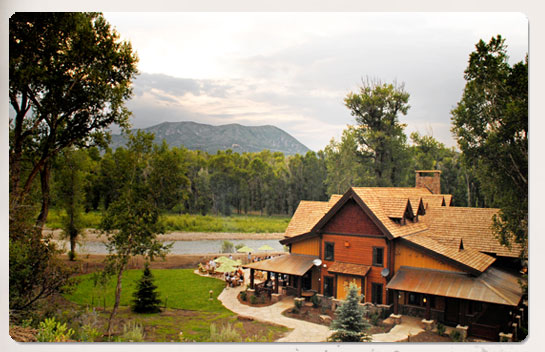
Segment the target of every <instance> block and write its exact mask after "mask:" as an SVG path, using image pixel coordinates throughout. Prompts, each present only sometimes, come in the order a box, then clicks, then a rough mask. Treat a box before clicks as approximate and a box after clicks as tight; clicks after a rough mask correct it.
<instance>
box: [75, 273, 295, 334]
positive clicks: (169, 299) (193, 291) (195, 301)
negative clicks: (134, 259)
mask: <svg viewBox="0 0 545 352" xmlns="http://www.w3.org/2000/svg"><path fill="white" fill-rule="evenodd" d="M151 272H152V274H153V276H154V277H155V285H157V290H158V292H159V294H160V298H161V299H162V300H163V304H162V306H163V307H164V306H165V305H166V307H167V309H164V313H151V314H137V313H134V312H132V311H131V310H130V307H129V306H130V302H131V300H132V294H133V292H134V290H135V288H136V283H137V281H138V279H139V278H140V277H141V275H142V271H141V270H127V271H126V272H125V273H124V275H123V280H122V287H123V290H122V294H121V303H120V305H121V307H120V310H119V312H118V315H117V318H118V319H121V321H126V322H129V321H132V322H136V323H138V324H141V325H142V326H144V327H145V331H146V333H145V340H146V341H153V342H169V341H175V342H178V341H179V337H180V335H179V333H180V332H183V336H184V338H185V339H186V341H196V342H206V341H211V338H213V337H212V336H211V329H210V326H211V324H215V325H217V326H225V325H226V324H233V325H234V326H235V327H237V331H238V333H239V334H240V335H241V336H243V337H244V336H245V338H251V339H252V341H257V340H259V341H262V342H272V341H274V340H275V339H277V338H278V337H280V336H282V335H283V334H284V333H285V332H287V331H289V330H290V329H288V328H286V327H283V326H278V325H273V324H267V323H263V322H259V321H252V322H246V323H245V324H249V325H246V327H247V328H250V330H251V331H252V332H250V331H246V329H245V328H244V327H242V323H241V322H240V321H238V320H237V315H236V314H234V313H233V312H231V311H230V310H228V309H227V308H225V307H224V306H223V305H222V304H221V302H220V301H219V300H218V299H217V297H218V295H219V294H220V293H221V291H222V290H223V289H224V287H225V283H224V282H223V281H222V280H218V279H214V278H210V277H202V276H199V275H196V274H195V273H194V272H193V270H192V269H152V270H151ZM78 278H79V283H78V284H77V286H76V288H75V290H74V291H73V292H71V293H69V294H65V298H67V299H68V300H70V301H72V302H74V303H77V304H80V305H82V306H90V307H96V308H101V307H103V304H104V302H105V304H106V310H105V311H102V310H99V311H100V312H101V313H100V314H101V316H103V318H104V319H107V317H108V316H109V313H108V311H109V310H110V309H111V308H112V306H113V303H114V299H115V297H114V290H115V279H114V278H112V279H111V280H109V281H108V282H107V283H106V285H105V286H104V287H103V286H100V285H98V286H96V285H94V283H93V274H86V275H81V276H79V277H78ZM210 290H212V291H213V293H212V298H213V299H212V300H210V299H209V298H210V293H209V291H210ZM173 309H174V310H178V309H180V311H173ZM181 310H184V311H181Z"/></svg>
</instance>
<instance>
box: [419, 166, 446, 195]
mask: <svg viewBox="0 0 545 352" xmlns="http://www.w3.org/2000/svg"><path fill="white" fill-rule="evenodd" d="M415 172H416V182H415V187H424V188H427V189H429V190H430V191H431V193H433V194H441V170H416V171H415ZM430 174H431V175H430Z"/></svg>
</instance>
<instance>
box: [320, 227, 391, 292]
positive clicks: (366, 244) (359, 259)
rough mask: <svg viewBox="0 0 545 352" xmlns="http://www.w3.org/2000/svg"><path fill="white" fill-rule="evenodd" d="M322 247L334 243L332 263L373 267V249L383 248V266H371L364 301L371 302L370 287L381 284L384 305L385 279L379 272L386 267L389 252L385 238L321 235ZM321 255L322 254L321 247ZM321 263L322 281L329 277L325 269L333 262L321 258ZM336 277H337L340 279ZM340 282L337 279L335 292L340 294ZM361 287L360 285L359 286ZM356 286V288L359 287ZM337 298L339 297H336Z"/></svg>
mask: <svg viewBox="0 0 545 352" xmlns="http://www.w3.org/2000/svg"><path fill="white" fill-rule="evenodd" d="M322 237H323V241H322V246H324V242H333V243H335V251H334V261H338V262H344V263H354V264H363V265H369V266H372V265H373V247H384V266H382V267H379V266H372V267H371V270H369V272H368V273H367V279H366V280H365V281H366V283H365V289H364V291H365V301H366V302H371V285H372V284H373V283H379V284H382V287H383V292H382V299H383V303H386V300H387V297H386V284H387V282H386V279H385V278H384V277H382V275H381V271H382V269H384V268H385V267H387V263H388V259H389V252H388V243H387V242H388V241H387V240H386V238H385V237H358V236H343V235H332V234H327V233H326V234H323V236H322ZM346 242H348V243H349V246H348V247H346V246H345V243H346ZM322 253H324V250H323V247H322ZM321 259H322V261H323V262H324V264H326V268H323V267H322V281H323V280H324V279H323V276H324V275H331V273H328V272H327V268H329V267H331V265H333V263H334V261H326V260H324V258H323V256H322V258H321ZM341 276H342V275H338V276H337V277H338V278H339V277H341ZM340 285H341V282H340V279H338V282H337V290H336V292H337V293H338V294H339V293H341V290H342V288H341V287H340ZM359 285H361V283H360V284H359ZM359 285H358V286H359ZM337 297H339V296H337Z"/></svg>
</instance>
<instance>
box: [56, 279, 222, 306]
mask: <svg viewBox="0 0 545 352" xmlns="http://www.w3.org/2000/svg"><path fill="white" fill-rule="evenodd" d="M151 272H152V274H153V276H154V277H155V285H157V287H158V288H157V290H158V292H159V294H160V298H161V300H163V302H166V306H167V307H168V308H178V309H186V310H195V311H206V312H215V313H225V314H230V315H232V314H233V313H232V312H231V311H229V310H227V309H226V308H225V307H224V306H222V304H221V302H220V301H218V300H217V296H218V295H219V294H220V293H221V291H222V290H223V288H224V287H225V283H224V282H223V281H221V280H217V279H213V278H209V277H202V276H199V275H196V274H195V273H193V269H154V270H152V271H151ZM141 276H142V271H141V270H127V271H126V272H124V273H123V280H122V282H121V285H122V291H121V305H122V306H128V305H130V301H131V300H132V298H133V297H132V294H133V292H134V290H135V288H136V282H137V281H138V279H139V278H140V277H141ZM79 278H80V280H81V282H80V283H79V284H78V285H77V287H76V289H75V290H74V291H73V292H72V293H70V294H68V295H66V298H67V299H68V300H70V301H72V302H74V303H78V304H81V305H89V306H95V307H102V306H103V304H104V300H105V302H106V308H108V307H112V306H113V304H114V299H115V295H114V292H115V278H113V277H112V278H111V279H110V280H109V282H108V283H107V285H106V287H104V288H103V287H101V286H95V285H94V284H93V274H87V275H82V276H80V277H79ZM210 290H212V291H213V294H212V296H213V298H214V299H213V300H209V291H210Z"/></svg>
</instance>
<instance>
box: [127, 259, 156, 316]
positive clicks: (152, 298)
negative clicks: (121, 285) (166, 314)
mask: <svg viewBox="0 0 545 352" xmlns="http://www.w3.org/2000/svg"><path fill="white" fill-rule="evenodd" d="M153 281H154V278H153V274H152V273H151V270H150V268H149V263H148V262H146V264H145V266H144V271H143V272H142V276H141V277H140V280H138V283H137V284H136V285H137V287H136V290H135V291H134V294H133V296H134V299H133V301H132V305H131V309H132V311H133V312H136V313H158V312H160V311H161V308H160V307H159V305H160V304H161V300H160V299H159V293H158V292H157V286H156V285H155V284H154V283H153Z"/></svg>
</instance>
